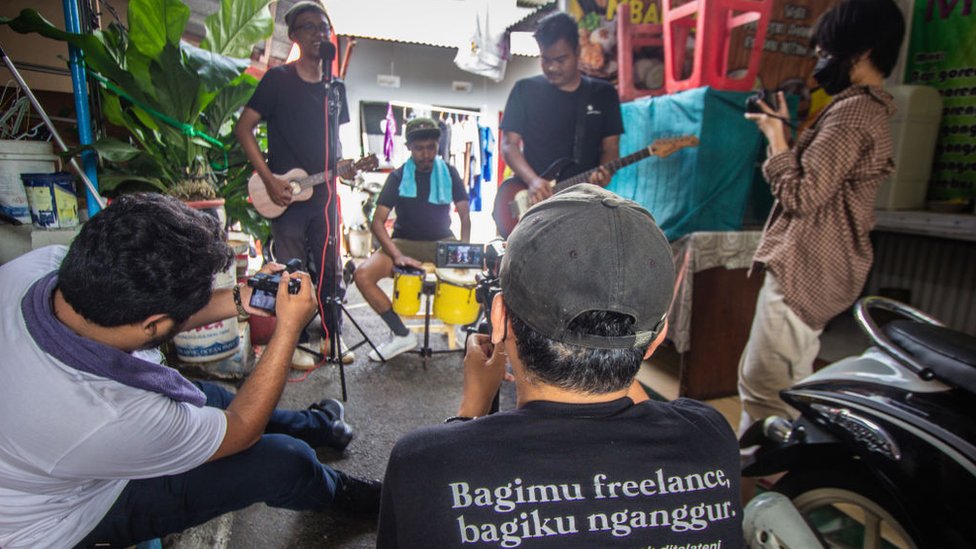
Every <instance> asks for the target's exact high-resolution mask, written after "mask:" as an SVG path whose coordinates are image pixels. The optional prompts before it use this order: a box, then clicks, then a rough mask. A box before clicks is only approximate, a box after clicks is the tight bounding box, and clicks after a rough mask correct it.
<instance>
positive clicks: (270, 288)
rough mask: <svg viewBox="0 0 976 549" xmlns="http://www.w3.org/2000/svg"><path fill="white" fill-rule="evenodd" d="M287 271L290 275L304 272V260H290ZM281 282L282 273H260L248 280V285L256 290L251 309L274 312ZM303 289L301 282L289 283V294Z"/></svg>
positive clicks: (295, 279)
mask: <svg viewBox="0 0 976 549" xmlns="http://www.w3.org/2000/svg"><path fill="white" fill-rule="evenodd" d="M285 270H286V271H288V272H289V273H294V272H297V271H300V270H302V260H301V259H298V258H294V259H291V260H289V261H288V262H287V263H285ZM280 282H281V274H280V273H274V274H268V273H258V274H256V275H254V276H252V277H251V278H249V279H247V285H248V286H250V287H252V288H254V291H253V292H251V301H250V304H251V307H255V308H258V309H264V310H265V311H272V312H274V310H275V302H276V301H277V299H278V298H277V296H278V284H279V283H280ZM301 289H302V281H301V280H299V279H297V278H292V279H290V280H289V281H288V293H290V294H297V293H298V292H299V291H300V290H301Z"/></svg>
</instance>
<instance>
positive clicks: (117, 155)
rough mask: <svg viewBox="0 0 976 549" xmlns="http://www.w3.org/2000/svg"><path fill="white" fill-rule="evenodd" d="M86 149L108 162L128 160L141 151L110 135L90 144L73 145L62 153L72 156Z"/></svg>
mask: <svg viewBox="0 0 976 549" xmlns="http://www.w3.org/2000/svg"><path fill="white" fill-rule="evenodd" d="M88 150H90V151H95V152H96V153H98V156H99V157H100V158H102V159H104V160H108V161H109V162H128V161H129V160H132V159H133V158H135V157H136V156H138V155H139V154H140V153H142V152H143V151H142V149H140V148H138V147H133V146H132V145H130V144H129V143H126V142H125V141H119V140H118V139H115V138H112V137H103V138H101V139H99V140H98V141H96V142H94V143H92V144H91V145H83V146H81V147H75V148H73V149H70V150H68V151H67V152H65V153H64V154H66V155H68V156H74V155H76V154H81V153H82V152H84V151H88Z"/></svg>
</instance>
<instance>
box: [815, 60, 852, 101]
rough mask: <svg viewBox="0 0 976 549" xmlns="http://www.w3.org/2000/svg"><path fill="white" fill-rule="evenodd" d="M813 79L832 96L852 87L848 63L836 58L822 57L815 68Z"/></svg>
mask: <svg viewBox="0 0 976 549" xmlns="http://www.w3.org/2000/svg"><path fill="white" fill-rule="evenodd" d="M813 78H814V79H815V80H816V81H817V83H818V84H820V87H822V88H823V89H824V91H825V92H827V93H828V94H830V95H837V94H838V93H839V92H841V91H843V90H845V89H847V88H848V87H850V85H851V70H850V67H849V66H848V64H847V63H845V62H844V61H841V60H838V59H837V58H835V57H832V56H831V57H820V58H818V59H817V65H816V66H815V67H814V68H813Z"/></svg>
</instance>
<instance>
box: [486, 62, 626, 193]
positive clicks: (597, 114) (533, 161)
mask: <svg viewBox="0 0 976 549" xmlns="http://www.w3.org/2000/svg"><path fill="white" fill-rule="evenodd" d="M582 78H583V79H584V82H585V86H587V87H588V91H587V93H588V96H589V99H588V101H587V105H586V109H585V110H586V115H585V116H586V123H585V125H584V132H583V142H582V148H581V151H580V152H581V157H580V158H576V159H575V160H576V166H574V167H572V168H569V169H567V170H566V172H564V173H563V176H564V177H569V176H572V175H576V174H578V173H581V172H585V171H586V170H589V169H592V168H595V167H597V166H599V165H600V154H601V151H602V141H603V138H604V137H609V136H613V135H620V134H622V133H624V124H623V118H622V117H621V114H620V100H619V98H618V97H617V90H616V89H614V87H613V86H612V85H610V83H608V82H605V81H603V80H599V79H594V78H589V77H587V76H582ZM583 90H584V85H580V87H578V88H577V89H576V90H575V91H572V92H564V91H561V90H560V89H559V88H557V87H555V86H553V85H552V84H550V83H549V81H548V80H546V78H545V77H544V76H541V75H540V76H533V77H530V78H523V79H522V80H519V81H518V82H516V83H515V87H514V88H512V92H511V93H510V94H509V96H508V102H507V103H506V104H505V112H504V114H503V117H502V122H501V125H500V126H501V129H502V130H504V131H512V132H515V133H518V134H519V135H521V136H522V154H523V155H524V156H525V160H526V161H527V162H528V163H529V166H531V167H532V169H533V170H534V171H535V172H536V173H537V174H540V175H541V174H542V173H543V172H544V171H545V170H546V168H548V167H549V166H550V165H551V164H552V163H553V162H555V161H557V160H561V159H563V158H573V139H574V135H575V134H576V118H577V113H578V112H579V111H580V107H579V95H580V94H581V93H583Z"/></svg>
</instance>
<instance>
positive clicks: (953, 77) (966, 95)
mask: <svg viewBox="0 0 976 549" xmlns="http://www.w3.org/2000/svg"><path fill="white" fill-rule="evenodd" d="M914 9H915V11H914V18H913V20H912V30H911V37H910V42H909V45H908V57H907V59H906V63H905V83H906V84H924V85H927V86H932V87H934V88H936V89H937V90H939V93H940V94H942V100H943V107H942V125H941V127H940V130H939V140H938V144H937V145H936V151H935V161H934V162H933V166H932V179H931V180H930V181H929V199H930V200H934V201H942V202H949V203H957V204H958V205H959V206H960V208H963V207H966V205H967V204H970V205H971V201H972V200H973V199H974V198H976V14H974V10H973V4H972V1H971V0H916V1H915V8H914Z"/></svg>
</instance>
